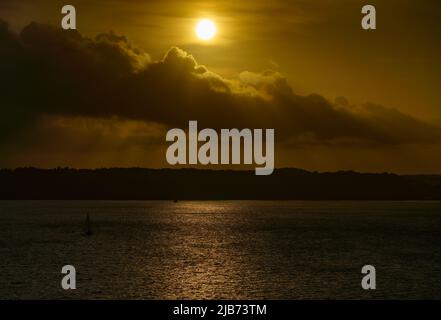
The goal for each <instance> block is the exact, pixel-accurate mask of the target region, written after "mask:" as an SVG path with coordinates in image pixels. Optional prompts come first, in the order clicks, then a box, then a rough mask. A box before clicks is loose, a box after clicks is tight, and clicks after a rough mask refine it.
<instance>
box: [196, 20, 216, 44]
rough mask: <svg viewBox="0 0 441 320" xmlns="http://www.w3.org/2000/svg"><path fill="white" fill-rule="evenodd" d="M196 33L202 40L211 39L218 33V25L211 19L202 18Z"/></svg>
mask: <svg viewBox="0 0 441 320" xmlns="http://www.w3.org/2000/svg"><path fill="white" fill-rule="evenodd" d="M196 35H197V36H198V38H200V39H202V40H210V39H211V38H213V37H214V36H215V35H216V25H215V24H214V22H213V21H211V20H208V19H204V20H201V21H199V22H198V24H197V25H196Z"/></svg>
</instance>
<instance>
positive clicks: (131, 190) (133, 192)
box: [0, 168, 441, 200]
mask: <svg viewBox="0 0 441 320" xmlns="http://www.w3.org/2000/svg"><path fill="white" fill-rule="evenodd" d="M0 181H1V183H0V199H2V200H176V199H178V200H441V175H396V174H390V173H381V174H372V173H369V174H367V173H357V172H352V171H339V172H325V173H318V172H309V171H305V170H301V169H277V170H275V172H274V173H273V174H272V175H270V176H255V175H254V171H223V170H198V169H143V168H126V169H123V168H110V169H70V168H57V169H48V170H46V169H36V168H18V169H14V170H10V169H3V170H0Z"/></svg>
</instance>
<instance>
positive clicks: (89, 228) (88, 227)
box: [84, 214, 93, 237]
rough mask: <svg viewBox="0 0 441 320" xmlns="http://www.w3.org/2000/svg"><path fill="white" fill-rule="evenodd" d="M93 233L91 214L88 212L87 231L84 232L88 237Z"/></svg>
mask: <svg viewBox="0 0 441 320" xmlns="http://www.w3.org/2000/svg"><path fill="white" fill-rule="evenodd" d="M92 234H93V232H92V228H91V227H90V217H89V214H87V216H86V232H85V233H84V235H85V236H86V237H90V236H91V235H92Z"/></svg>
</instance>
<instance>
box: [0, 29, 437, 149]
mask: <svg viewBox="0 0 441 320" xmlns="http://www.w3.org/2000/svg"><path fill="white" fill-rule="evenodd" d="M0 70H2V76H1V78H0V87H1V88H2V91H3V93H4V94H2V96H1V98H0V99H1V104H2V106H3V108H2V112H3V116H2V120H0V125H1V129H0V134H1V138H0V141H3V143H5V142H7V141H8V139H13V138H14V137H17V136H19V133H20V132H21V131H30V130H32V127H33V125H35V124H36V123H38V121H39V119H42V118H43V117H46V119H60V118H69V117H72V118H87V119H97V121H98V120H99V119H101V120H100V121H102V119H112V118H113V119H120V121H142V122H145V123H156V124H158V125H160V126H162V127H164V128H170V127H184V128H185V127H186V126H187V124H188V121H189V120H198V121H199V124H200V126H203V127H213V128H232V127H237V128H244V127H249V128H275V129H276V135H277V138H278V142H279V143H280V144H282V145H284V146H285V147H287V148H289V147H298V146H305V145H310V144H314V145H338V146H345V145H350V146H354V145H355V146H358V147H363V146H364V147H382V146H383V147H384V146H398V145H407V144H425V143H427V144H431V143H439V142H440V141H441V128H440V127H439V126H436V125H432V124H429V123H426V122H424V121H421V120H418V119H416V118H413V117H411V116H408V115H406V114H403V113H401V112H399V111H397V110H394V109H389V108H386V107H383V106H379V105H376V104H366V105H363V106H352V105H351V104H350V103H349V102H348V101H347V100H346V99H344V98H338V99H336V102H334V103H332V102H330V101H328V100H327V99H325V98H324V97H322V96H320V95H317V94H312V95H307V96H302V95H298V94H296V93H295V92H294V91H293V89H292V88H291V86H290V85H289V83H288V81H287V79H286V78H285V77H284V76H283V75H282V74H281V73H279V72H274V71H265V72H262V73H253V72H248V71H245V72H242V73H240V74H239V75H238V76H237V77H235V78H232V79H226V78H224V77H222V76H220V75H218V74H216V73H213V72H211V71H209V70H208V68H206V67H205V66H202V65H199V64H198V63H197V62H196V60H195V59H194V57H193V56H192V55H191V54H189V53H187V52H185V51H183V50H181V49H179V48H176V47H174V48H171V49H170V50H169V51H168V52H167V53H166V54H165V55H164V57H163V58H162V59H160V60H158V61H153V60H152V59H151V58H150V56H149V55H148V54H147V53H146V52H144V51H143V50H141V49H139V48H136V47H134V46H133V45H131V44H130V42H129V41H128V40H127V38H125V37H123V36H118V35H116V34H115V33H112V32H111V33H103V34H100V35H98V36H97V37H96V38H95V39H91V38H87V37H84V36H82V35H81V34H80V33H78V32H76V31H63V30H61V29H57V28H54V27H51V26H47V25H42V24H38V23H31V24H30V25H28V26H27V27H25V28H24V29H23V30H22V32H21V33H20V35H15V34H13V33H12V32H10V31H9V30H8V27H7V24H6V23H4V22H1V23H0ZM146 143H148V141H146Z"/></svg>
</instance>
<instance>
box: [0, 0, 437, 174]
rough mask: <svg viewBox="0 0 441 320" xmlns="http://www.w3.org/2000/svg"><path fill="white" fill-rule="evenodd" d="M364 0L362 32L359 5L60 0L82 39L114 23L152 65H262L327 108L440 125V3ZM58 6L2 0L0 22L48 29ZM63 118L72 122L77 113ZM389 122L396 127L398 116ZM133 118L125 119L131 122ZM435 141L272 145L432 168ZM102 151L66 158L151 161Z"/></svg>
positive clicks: (403, 167)
mask: <svg viewBox="0 0 441 320" xmlns="http://www.w3.org/2000/svg"><path fill="white" fill-rule="evenodd" d="M369 3H370V4H373V5H375V6H376V8H377V13H378V18H377V23H378V26H377V27H378V29H377V30H376V31H364V30H362V29H361V27H360V20H361V13H360V11H361V7H362V5H364V4H366V2H365V1H358V0H341V1H329V0H314V1H312V0H292V1H263V0H255V1H219V0H212V1H196V0H191V1H181V0H161V1H159V0H158V1H155V0H153V1H141V0H134V1H122V0H94V1H91V0H77V1H70V2H69V4H73V5H75V6H76V8H77V11H78V12H77V16H78V23H77V25H78V31H79V32H80V33H81V34H82V35H85V36H88V37H95V36H96V35H97V34H100V33H102V32H107V31H109V30H113V31H114V32H115V33H116V34H118V35H124V36H126V37H127V38H128V39H129V41H130V43H132V44H133V46H135V47H138V48H140V49H142V50H144V51H145V52H147V53H148V54H149V56H150V59H151V61H159V60H161V59H162V58H163V56H164V53H166V52H167V51H168V50H169V49H170V48H171V47H173V46H177V47H179V48H181V49H183V50H185V51H186V52H188V53H190V54H191V55H193V56H194V58H195V59H196V61H197V63H199V64H202V65H204V66H206V67H207V68H208V70H210V71H211V72H215V73H217V74H219V75H221V76H222V77H225V78H235V77H237V76H238V75H239V74H241V75H242V77H244V75H246V73H243V72H244V71H247V72H251V73H261V72H263V71H265V70H268V69H271V70H273V71H276V72H279V73H280V74H283V76H284V77H286V81H287V83H289V86H290V88H291V89H292V90H293V92H295V94H297V95H302V96H307V95H309V94H312V93H314V94H319V95H321V96H323V97H324V98H326V99H328V100H329V101H331V102H334V100H335V99H336V98H337V102H338V103H337V105H338V104H343V105H345V107H348V106H349V107H350V106H351V105H357V106H359V105H364V104H366V103H371V104H374V105H381V106H385V107H386V108H394V109H395V110H397V112H401V113H404V114H407V115H409V116H412V117H413V118H415V119H421V120H423V121H424V122H425V123H428V124H433V125H436V126H439V125H441V95H440V94H439V88H438V87H439V83H441V61H440V58H439V57H440V56H441V45H440V41H439V36H440V32H441V23H440V22H439V18H438V16H439V12H441V5H440V2H439V1H424V2H416V1H410V0H383V1H380V0H378V1H371V2H369ZM64 4H66V3H65V1H56V0H42V1H38V2H37V1H31V0H21V1H12V0H2V1H1V2H0V19H3V20H5V21H7V22H8V23H9V24H10V26H11V29H12V30H14V31H15V32H20V30H21V29H22V28H23V27H25V26H27V25H28V24H29V23H30V22H31V21H37V22H39V23H43V24H51V25H55V24H56V25H58V24H59V21H60V18H61V14H60V9H61V6H62V5H64ZM202 18H209V19H212V20H213V21H215V23H216V26H217V28H218V32H217V34H216V37H215V38H213V39H212V40H211V41H206V42H205V41H201V40H200V39H198V38H197V37H196V36H195V32H194V28H195V25H196V23H197V22H198V21H199V20H200V19H202ZM339 97H344V98H339ZM370 110H373V109H370ZM52 116H53V115H52ZM63 116H66V115H63ZM81 116H89V115H81ZM316 116H318V117H320V115H317V114H316ZM324 117H325V116H324ZM391 117H392V115H391ZM413 118H412V119H413ZM149 120H155V121H156V120H158V119H149ZM39 121H42V120H41V119H40V120H39ZM57 121H58V122H53V123H57V124H58V125H60V123H63V124H64V125H67V124H66V123H67V122H66V121H67V120H66V119H64V120H60V119H58V120H57ZM60 121H61V122H60ZM63 121H64V122H63ZM69 121H71V122H69V123H70V124H69V125H72V123H73V122H75V121H77V120H72V119H71V120H69ZM87 121H91V120H87ZM100 121H104V122H105V121H110V120H106V119H102V120H100ZM130 121H131V120H130ZM136 121H138V120H137V119H136ZM406 121H407V120H406ZM409 121H410V122H412V121H413V120H409ZM415 121H418V120H415ZM410 122H409V123H410ZM53 123H52V125H53ZM393 123H394V124H396V125H397V127H398V126H399V125H401V124H403V121H398V122H393ZM406 123H407V122H406ZM107 124H108V123H107ZM398 124H399V125H398ZM101 125H102V123H101ZM119 125H121V124H119ZM143 125H144V124H139V123H138V124H133V123H131V124H130V125H129V127H130V128H134V127H137V126H141V127H142V126H143ZM46 126H47V125H46ZM412 128H413V127H412ZM39 130H43V129H41V128H40V129H39ZM44 130H48V129H47V127H46V128H45V129H44ZM76 130H78V129H76ZM125 130H126V129H125ZM333 130H335V129H333ZM399 130H402V129H401V128H398V129H397V132H398V131H399ZM405 131H406V130H403V132H405ZM415 134H416V135H419V133H418V132H417V133H415ZM303 138H304V137H303ZM85 139H86V140H87V138H85ZM411 140H412V139H411ZM285 142H286V141H285ZM124 143H126V142H124ZM286 143H287V142H286ZM288 144H289V143H288ZM439 146H440V145H439V144H436V143H433V142H431V143H430V144H423V143H421V142H420V141H416V142H415V141H414V142H412V146H410V144H408V145H407V146H406V147H402V146H401V147H396V146H394V147H390V146H389V147H388V148H385V149H382V150H381V151H378V150H372V148H371V147H367V146H366V144H363V145H360V146H356V147H354V146H352V147H351V148H348V147H347V146H343V145H342V144H339V145H338V146H335V145H332V146H330V145H329V144H320V145H317V144H316V143H314V144H310V145H309V146H308V147H305V146H304V144H302V147H301V148H300V149H298V148H299V147H298V144H297V148H294V149H292V148H285V147H284V146H281V145H280V148H284V151H283V152H282V153H283V156H281V159H280V161H279V164H281V165H283V166H300V167H307V168H309V169H318V170H328V169H329V170H336V169H357V170H369V171H381V170H390V171H400V172H421V171H430V172H434V171H437V172H441V165H440V164H439V163H440V162H441V161H439V160H440V159H439V156H438V155H437V154H439V153H440V152H437V150H439V149H438V147H439ZM3 148H6V147H5V146H3ZM17 148H19V147H11V145H9V146H8V147H7V149H6V150H7V151H8V152H9V153H10V155H11V156H10V158H9V160H8V161H6V160H4V163H3V164H4V165H5V166H14V164H19V165H24V164H25V160H23V159H25V158H26V157H25V154H27V153H26V152H24V153H14V152H13V151H14V150H15V151H16V149H17ZM149 148H150V147H149ZM111 149H112V148H109V150H111ZM398 149H399V150H398ZM106 150H107V149H106ZM158 150H159V149H155V151H152V152H151V153H150V159H153V158H155V159H160V158H161V154H162V151H158ZM377 151H378V152H377ZM28 152H29V153H32V152H31V151H28ZM97 152H98V151H97ZM100 152H102V154H101V155H94V156H92V157H90V158H88V160H87V161H78V162H75V161H66V162H67V164H69V165H73V166H75V165H77V166H99V164H100V163H99V162H98V161H96V160H90V159H97V158H101V159H107V160H105V161H104V165H109V164H116V165H117V164H121V165H132V164H133V165H152V166H154V165H155V163H156V162H148V161H147V162H146V161H141V160H138V159H145V158H146V156H145V155H144V154H143V155H140V154H139V153H137V152H135V153H134V155H133V157H132V158H133V159H136V160H134V161H129V160H128V159H127V158H124V161H121V160H118V159H116V160H115V158H118V157H116V156H110V155H109V154H108V152H110V153H112V151H100ZM77 154H78V153H77ZM153 155H155V156H153ZM77 157H79V156H77ZM409 157H410V158H409ZM43 158H44V159H43ZM60 158H61V159H64V157H63V156H62V155H60V154H58V155H57V156H56V157H55V156H54V157H53V158H51V153H50V152H46V153H45V154H44V156H43V155H42V156H41V159H40V160H39V161H35V164H36V165H47V166H50V165H54V164H55V162H57V161H60ZM65 158H69V159H72V158H75V156H73V155H69V156H68V155H66V156H65ZM28 159H29V158H28ZM34 159H37V158H34ZM51 159H52V160H51ZM54 159H56V160H54ZM109 159H112V160H111V161H110V160H109ZM365 159H367V160H366V161H365ZM406 159H407V160H406ZM119 161H120V162H119ZM155 161H156V160H155ZM158 161H159V160H158ZM156 164H157V163H156ZM0 165H1V163H0Z"/></svg>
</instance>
